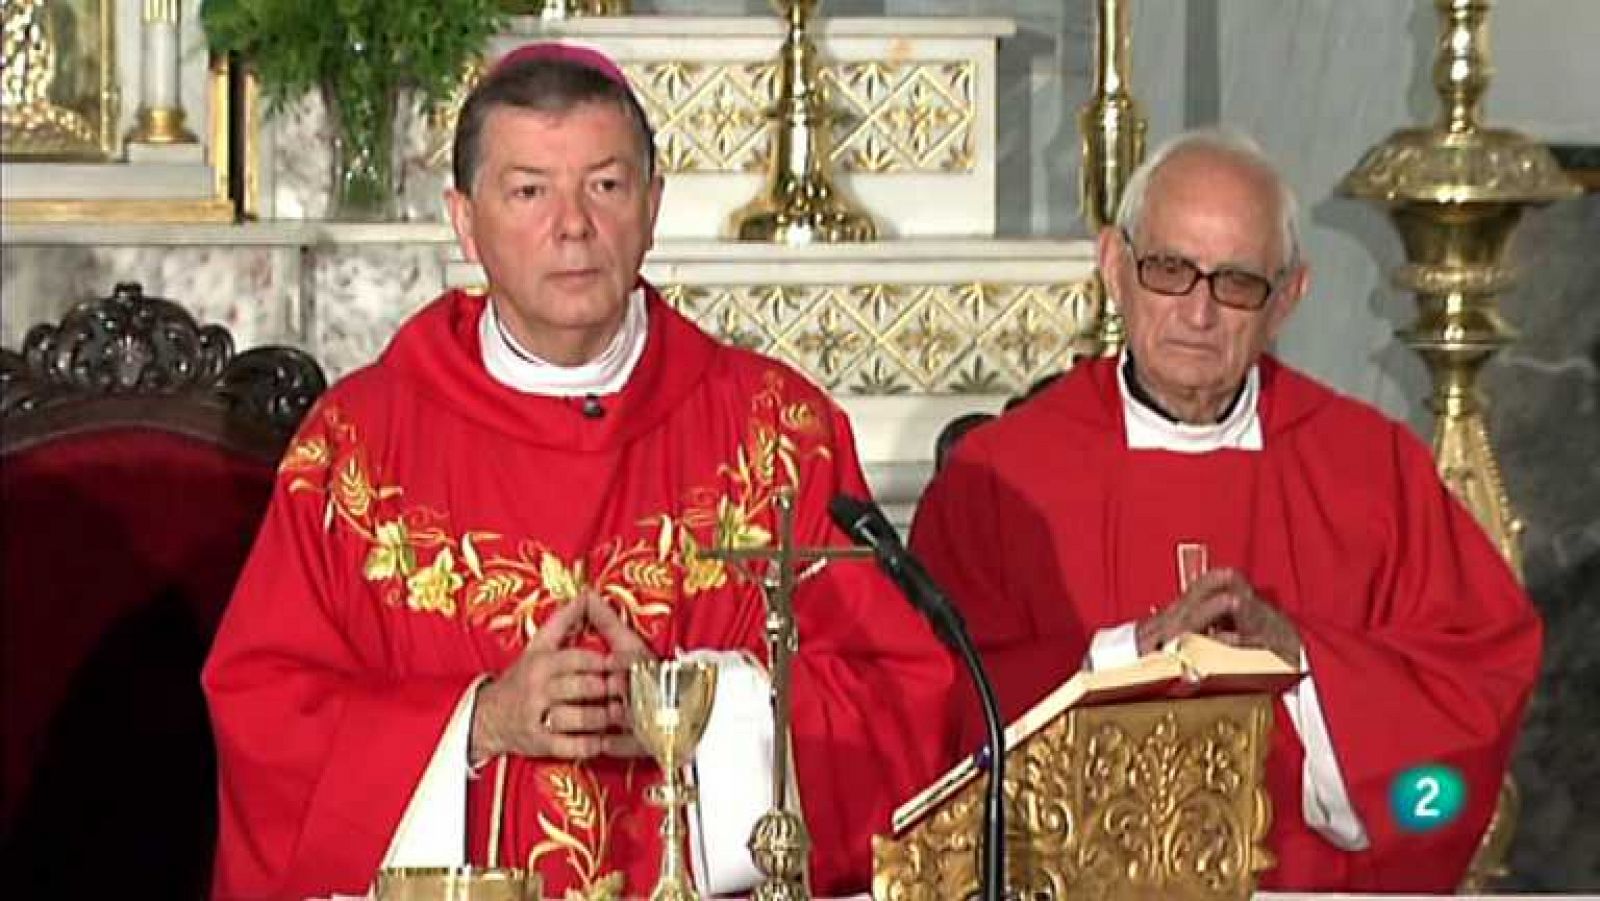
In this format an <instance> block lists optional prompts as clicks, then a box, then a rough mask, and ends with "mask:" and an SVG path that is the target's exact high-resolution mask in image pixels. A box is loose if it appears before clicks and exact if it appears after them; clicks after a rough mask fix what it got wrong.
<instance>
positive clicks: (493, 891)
mask: <svg viewBox="0 0 1600 901" xmlns="http://www.w3.org/2000/svg"><path fill="white" fill-rule="evenodd" d="M540 886H541V880H540V879H539V875H538V874H537V873H527V872H524V871H523V870H518V869H505V868H495V869H483V868H481V867H403V868H396V869H388V870H383V871H381V872H379V873H378V881H377V884H376V885H375V886H374V888H373V897H374V898H375V899H376V901H542V899H543V897H544V893H543V891H542V890H541V888H540Z"/></svg>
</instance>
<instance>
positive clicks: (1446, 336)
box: [1343, 0, 1578, 573]
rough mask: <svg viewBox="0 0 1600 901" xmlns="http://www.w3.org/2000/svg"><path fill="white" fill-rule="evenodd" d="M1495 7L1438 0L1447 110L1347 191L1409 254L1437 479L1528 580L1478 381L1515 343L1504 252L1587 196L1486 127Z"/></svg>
mask: <svg viewBox="0 0 1600 901" xmlns="http://www.w3.org/2000/svg"><path fill="white" fill-rule="evenodd" d="M1490 5H1491V4H1490V0H1434V6H1435V7H1436V8H1437V9H1438V12H1439V16H1440V19H1441V20H1442V22H1443V24H1444V28H1443V33H1442V34H1441V35H1440V38H1439V45H1438V55H1437V56H1436V58H1435V60H1434V64H1433V84H1434V87H1435V89H1436V90H1437V91H1438V93H1439V100H1440V103H1441V106H1442V109H1441V112H1440V116H1439V119H1438V121H1437V122H1435V123H1434V125H1433V126H1432V127H1431V128H1409V129H1403V130H1401V131H1397V132H1395V133H1394V134H1392V135H1390V136H1389V138H1388V140H1386V141H1384V142H1383V143H1382V144H1379V145H1378V146H1376V147H1374V148H1372V149H1371V150H1369V151H1368V152H1367V155H1366V156H1365V157H1364V158H1363V159H1362V160H1361V163H1360V164H1359V165H1358V166H1356V168H1355V171H1353V172H1351V173H1350V174H1349V175H1348V176H1347V177H1346V178H1345V181H1344V185H1343V188H1344V190H1345V191H1346V192H1348V193H1350V194H1352V195H1354V196H1356V197H1360V198H1363V199H1366V200H1371V201H1373V202H1375V203H1381V204H1383V205H1385V206H1386V207H1387V208H1388V210H1389V215H1390V217H1391V218H1393V219H1394V223H1395V226H1396V227H1397V228H1398V229H1399V230H1400V237H1401V240H1402V241H1403V242H1404V244H1405V250H1406V259H1407V261H1408V262H1407V264H1406V265H1405V266H1402V267H1401V268H1400V269H1399V270H1398V271H1396V272H1395V274H1394V282H1395V284H1396V285H1398V286H1399V287H1401V288H1405V289H1407V290H1410V291H1414V292H1416V295H1417V306H1418V307H1419V308H1420V315H1419V316H1418V317H1417V321H1416V323H1415V324H1414V325H1412V327H1411V328H1409V329H1406V330H1404V331H1401V332H1399V333H1398V334H1399V337H1400V338H1401V340H1403V341H1405V343H1406V344H1407V345H1408V346H1409V347H1411V348H1412V349H1413V350H1415V351H1417V353H1419V354H1421V355H1422V359H1423V362H1425V363H1426V364H1427V365H1428V369H1429V371H1430V372H1431V373H1432V375H1433V385H1434V389H1433V396H1432V397H1431V398H1429V399H1428V401H1427V406H1428V409H1429V410H1432V411H1433V413H1434V415H1435V416H1436V417H1437V419H1436V421H1435V424H1434V432H1433V450H1434V455H1435V457H1436V458H1437V459H1438V465H1439V471H1440V473H1441V474H1442V475H1443V477H1444V480H1445V481H1446V482H1447V483H1449V485H1450V487H1451V488H1452V489H1454V490H1455V492H1456V494H1457V495H1458V496H1459V497H1460V498H1461V500H1462V502H1463V503H1465V504H1466V506H1467V507H1468V508H1469V509H1471V510H1472V512H1473V513H1474V514H1475V515H1476V516H1477V518H1478V521H1479V522H1481V523H1482V524H1483V527H1484V529H1485V530H1486V531H1487V532H1488V533H1489V535H1490V536H1491V537H1492V538H1493V539H1494V540H1495V542H1496V544H1498V545H1499V548H1500V551H1501V553H1502V554H1504V555H1505V557H1506V559H1507V560H1509V561H1511V564H1512V566H1513V567H1514V568H1516V570H1517V571H1518V572H1519V573H1520V572H1521V570H1522V549H1521V545H1520V540H1519V536H1520V534H1521V531H1522V524H1521V523H1520V522H1518V521H1517V519H1516V516H1515V514H1514V513H1513V512H1512V509H1511V504H1510V501H1509V500H1508V499H1507V497H1506V493H1505V487H1504V485H1503V483H1502V482H1501V480H1500V467H1499V466H1498V464H1497V463H1496V462H1495V458H1494V449H1493V447H1492V446H1491V445H1490V443H1489V434H1488V430H1487V429H1486V428H1485V426H1484V417H1483V409H1484V408H1483V402H1482V400H1481V398H1480V396H1479V393H1478V389H1477V387H1476V384H1477V378H1478V371H1479V370H1480V369H1482V368H1483V364H1484V363H1486V362H1488V360H1489V358H1490V357H1492V356H1494V354H1495V352H1496V351H1498V350H1499V349H1500V348H1502V347H1504V346H1505V345H1506V344H1509V343H1510V342H1511V339H1512V338H1513V337H1514V335H1515V333H1514V332H1513V331H1512V329H1511V328H1509V327H1508V326H1507V325H1506V323H1505V321H1504V320H1503V319H1501V318H1500V314H1499V312H1498V311H1497V310H1496V308H1495V298H1496V295H1498V294H1499V293H1500V292H1502V291H1504V290H1505V289H1507V288H1509V287H1510V286H1511V284H1512V283H1513V281H1514V275H1513V272H1512V268H1511V266H1510V265H1509V264H1508V263H1507V262H1506V261H1505V258H1504V256H1505V248H1506V244H1507V241H1508V240H1509V239H1510V237H1511V233H1512V231H1514V230H1515V228H1516V225H1517V221H1518V220H1519V219H1520V218H1521V217H1522V213H1523V210H1525V209H1526V208H1528V207H1530V206H1538V205H1542V204H1546V203H1550V202H1551V201H1555V200H1560V199H1562V198H1564V197H1570V196H1573V195H1575V194H1576V193H1578V187H1577V185H1575V184H1573V183H1572V182H1571V181H1570V180H1569V179H1568V178H1567V177H1566V176H1565V175H1563V174H1562V173H1561V171H1560V169H1559V168H1558V167H1557V165H1556V162H1555V159H1554V158H1553V157H1552V156H1551V155H1550V153H1549V151H1547V150H1546V149H1545V148H1544V147H1542V146H1540V145H1538V144H1535V143H1534V142H1532V141H1530V140H1528V139H1527V138H1525V137H1523V136H1522V135H1520V134H1517V133H1516V132H1513V131H1506V130H1502V129H1489V128H1484V127H1482V126H1481V125H1480V124H1479V115H1480V114H1479V109H1478V106H1479V102H1480V101H1481V100H1482V98H1483V94H1484V91H1485V89H1486V88H1487V87H1488V84H1489V76H1490V72H1491V70H1490V67H1489V54H1488V41H1487V37H1486V34H1485V31H1486V28H1487V16H1488V12H1489V7H1490Z"/></svg>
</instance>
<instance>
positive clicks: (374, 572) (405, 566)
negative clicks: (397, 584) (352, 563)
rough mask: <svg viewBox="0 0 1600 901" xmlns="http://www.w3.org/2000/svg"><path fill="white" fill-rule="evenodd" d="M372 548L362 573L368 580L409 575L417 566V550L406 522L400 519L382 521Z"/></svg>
mask: <svg viewBox="0 0 1600 901" xmlns="http://www.w3.org/2000/svg"><path fill="white" fill-rule="evenodd" d="M373 542H374V543H373V545H372V550H371V551H369V552H368V553H367V562H366V565H364V566H363V567H362V568H361V574H362V575H363V576H364V577H366V580H367V581H368V582H381V581H383V580H384V579H388V578H392V577H394V576H397V575H399V576H409V575H411V571H412V570H414V569H416V568H417V552H416V549H415V548H413V547H412V546H411V542H410V538H409V536H408V535H407V534H406V524H405V523H403V522H401V521H399V520H391V521H390V522H386V523H380V524H379V525H378V530H377V534H376V535H375V536H374V538H373Z"/></svg>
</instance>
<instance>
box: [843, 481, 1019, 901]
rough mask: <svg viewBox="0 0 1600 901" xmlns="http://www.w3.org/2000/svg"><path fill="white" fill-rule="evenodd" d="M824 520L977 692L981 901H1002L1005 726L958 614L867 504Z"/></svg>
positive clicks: (848, 505) (849, 500)
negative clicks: (882, 575)
mask: <svg viewBox="0 0 1600 901" xmlns="http://www.w3.org/2000/svg"><path fill="white" fill-rule="evenodd" d="M828 511H829V515H830V516H831V517H832V518H833V521H834V523H835V524H836V525H838V526H839V528H840V529H841V530H843V531H844V533H845V534H846V535H848V536H850V540H851V541H853V542H855V543H856V544H859V545H863V546H865V547H869V548H871V549H872V555H873V559H874V560H876V561H877V563H878V566H879V567H881V568H882V569H883V571H884V572H886V573H888V575H889V578H890V579H891V580H892V581H893V582H894V583H895V585H896V587H898V588H899V589H900V591H901V592H902V593H903V594H905V596H906V598H907V600H909V601H911V606H913V607H915V608H917V610H918V611H920V612H921V613H922V615H923V616H924V617H926V618H927V620H928V622H929V623H931V624H932V626H933V631H934V634H936V635H938V636H939V639H940V640H941V641H943V642H944V643H945V644H946V645H948V646H949V647H951V648H953V649H954V650H955V651H956V653H958V654H959V655H960V656H961V662H962V663H963V664H965V665H966V668H967V674H968V675H969V676H971V677H972V684H973V686H974V687H975V688H977V690H978V702H979V704H981V705H982V707H983V724H984V727H985V729H986V731H987V733H988V740H987V741H986V742H985V746H984V749H983V751H984V752H987V754H988V758H989V760H988V766H987V767H985V766H982V765H981V764H982V763H983V756H982V753H983V752H980V756H979V758H978V762H979V764H980V766H979V769H986V770H988V772H989V786H988V792H987V793H986V794H985V796H984V806H983V834H984V840H983V872H982V893H983V899H984V901H1002V899H1003V898H1004V897H1005V885H1006V870H1005V861H1006V852H1005V845H1006V816H1005V803H1006V739H1005V726H1004V725H1003V724H1002V723H1001V720H1000V703H999V701H997V700H996V699H995V695H994V683H992V682H990V681H989V674H988V671H987V670H986V669H985V668H984V666H983V660H982V658H980V657H979V656H978V648H977V646H976V645H975V644H973V642H972V635H971V633H969V632H968V631H967V624H966V621H965V620H964V619H962V617H961V611H959V610H957V609H956V606H955V605H954V604H952V603H951V602H950V599H949V598H948V597H946V596H945V594H944V592H942V591H940V590H939V586H938V585H937V584H935V583H934V581H933V577H932V576H930V575H928V571H927V570H926V569H925V568H923V566H922V564H921V562H920V561H918V560H917V558H916V557H913V556H912V555H911V552H910V551H908V550H906V547H905V545H904V544H903V543H902V542H901V541H900V535H899V534H898V533H897V532H896V531H895V529H894V526H893V525H891V524H890V523H889V520H888V517H886V516H884V515H883V511H882V510H880V509H878V507H877V505H876V504H873V503H872V502H870V501H864V500H860V499H858V498H853V497H850V496H849V495H842V494H841V495H838V496H836V497H835V498H834V499H833V501H832V502H831V503H829V505H828Z"/></svg>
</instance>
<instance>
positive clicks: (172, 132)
mask: <svg viewBox="0 0 1600 901" xmlns="http://www.w3.org/2000/svg"><path fill="white" fill-rule="evenodd" d="M183 120H184V112H183V110H181V109H177V108H175V107H161V106H158V107H155V108H150V107H146V108H144V109H142V110H139V121H138V124H137V125H135V126H134V128H133V131H130V132H128V141H129V142H131V143H135V144H193V143H195V142H196V141H198V140H199V139H198V138H196V137H195V136H194V132H192V131H190V130H189V129H188V128H187V127H185V126H184V124H183Z"/></svg>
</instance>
